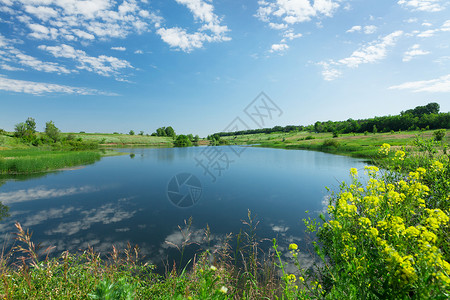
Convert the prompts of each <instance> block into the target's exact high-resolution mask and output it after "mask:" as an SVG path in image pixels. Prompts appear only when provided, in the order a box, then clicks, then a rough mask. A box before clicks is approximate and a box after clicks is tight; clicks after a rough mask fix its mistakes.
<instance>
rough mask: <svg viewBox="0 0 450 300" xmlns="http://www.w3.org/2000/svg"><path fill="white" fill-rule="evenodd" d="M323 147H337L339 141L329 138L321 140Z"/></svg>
mask: <svg viewBox="0 0 450 300" xmlns="http://www.w3.org/2000/svg"><path fill="white" fill-rule="evenodd" d="M322 145H323V147H334V148H338V147H339V142H338V141H336V140H330V139H328V140H325V141H324V142H323V144H322Z"/></svg>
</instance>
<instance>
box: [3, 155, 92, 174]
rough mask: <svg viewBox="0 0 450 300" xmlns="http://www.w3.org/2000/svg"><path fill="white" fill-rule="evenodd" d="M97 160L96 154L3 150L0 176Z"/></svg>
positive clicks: (59, 167) (40, 170) (46, 169)
mask: <svg viewBox="0 0 450 300" xmlns="http://www.w3.org/2000/svg"><path fill="white" fill-rule="evenodd" d="M99 159H100V154H99V153H97V152H68V151H39V150H34V149H33V150H4V151H0V174H24V173H36V172H43V171H48V170H54V169H61V168H65V167H71V166H78V165H83V164H91V163H94V162H96V161H97V160H99Z"/></svg>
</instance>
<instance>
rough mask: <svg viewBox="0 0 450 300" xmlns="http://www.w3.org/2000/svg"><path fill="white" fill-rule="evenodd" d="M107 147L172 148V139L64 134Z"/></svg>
mask: <svg viewBox="0 0 450 300" xmlns="http://www.w3.org/2000/svg"><path fill="white" fill-rule="evenodd" d="M69 134H71V135H73V136H74V137H75V138H81V139H83V140H85V141H93V142H97V143H99V144H100V145H101V146H107V147H173V138H171V137H158V136H147V135H129V134H120V133H117V134H112V133H64V134H63V135H69Z"/></svg>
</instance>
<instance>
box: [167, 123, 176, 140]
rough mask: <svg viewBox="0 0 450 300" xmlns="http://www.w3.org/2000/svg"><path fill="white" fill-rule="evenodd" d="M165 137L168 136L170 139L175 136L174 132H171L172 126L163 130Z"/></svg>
mask: <svg viewBox="0 0 450 300" xmlns="http://www.w3.org/2000/svg"><path fill="white" fill-rule="evenodd" d="M164 131H165V133H166V136H169V137H171V138H175V137H176V134H175V130H173V128H172V126H169V127H166V128H165V129H164Z"/></svg>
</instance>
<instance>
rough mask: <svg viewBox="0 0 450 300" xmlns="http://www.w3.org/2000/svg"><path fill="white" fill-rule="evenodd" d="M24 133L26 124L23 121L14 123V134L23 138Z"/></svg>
mask: <svg viewBox="0 0 450 300" xmlns="http://www.w3.org/2000/svg"><path fill="white" fill-rule="evenodd" d="M26 133H27V124H25V123H24V122H21V123H18V124H16V126H14V136H16V137H19V138H23V137H25V135H26Z"/></svg>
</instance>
